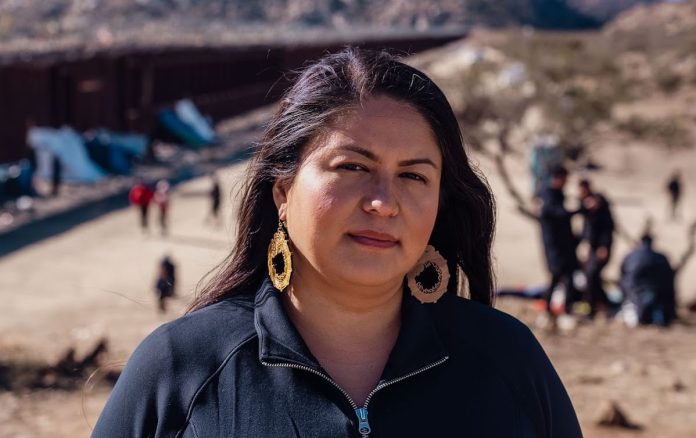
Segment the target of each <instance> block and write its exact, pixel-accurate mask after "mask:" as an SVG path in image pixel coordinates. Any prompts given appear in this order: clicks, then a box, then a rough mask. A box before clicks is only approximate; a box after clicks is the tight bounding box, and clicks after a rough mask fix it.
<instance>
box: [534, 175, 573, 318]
mask: <svg viewBox="0 0 696 438" xmlns="http://www.w3.org/2000/svg"><path fill="white" fill-rule="evenodd" d="M567 179H568V171H567V170H566V169H565V168H564V167H563V166H560V165H559V166H554V167H553V168H552V169H551V179H550V181H549V183H548V184H547V185H546V186H545V187H543V188H542V190H541V192H540V196H539V199H540V201H541V214H540V216H539V223H540V225H541V236H542V241H543V244H544V255H545V256H546V266H547V268H548V271H549V274H550V276H551V280H550V282H549V286H548V288H547V289H546V306H547V312H548V314H549V315H550V316H551V317H554V314H553V311H552V308H551V296H552V294H553V291H554V289H555V288H556V286H558V284H559V283H562V284H563V285H564V287H565V312H566V313H567V314H571V313H572V309H573V303H574V301H575V299H576V296H577V294H578V292H577V289H576V288H575V285H574V284H573V273H574V272H575V270H577V269H578V259H577V255H576V253H575V249H576V247H577V239H576V237H575V235H574V234H573V229H572V226H571V222H570V221H571V218H572V216H573V215H574V214H575V213H577V212H570V211H568V210H567V209H566V208H565V205H564V201H565V195H564V193H563V189H564V187H565V185H566V182H567Z"/></svg>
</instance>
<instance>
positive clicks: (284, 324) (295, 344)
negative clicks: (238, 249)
mask: <svg viewBox="0 0 696 438" xmlns="http://www.w3.org/2000/svg"><path fill="white" fill-rule="evenodd" d="M441 301H442V302H443V303H442V304H445V302H447V301H448V300H441ZM436 305H440V304H421V303H419V302H418V301H416V300H415V298H413V297H412V296H411V295H410V294H406V293H404V299H403V302H402V305H401V331H400V332H399V336H398V338H397V340H396V344H395V345H394V349H393V350H392V352H391V354H390V356H389V359H388V361H387V365H386V367H385V368H384V372H383V374H382V379H381V380H383V381H385V380H392V379H395V378H398V377H401V376H404V375H406V374H409V373H412V372H414V371H417V370H419V369H421V368H424V367H426V366H428V365H430V364H432V363H435V362H437V361H439V360H441V359H443V358H445V357H446V356H447V355H448V354H447V350H446V348H445V346H444V344H443V342H442V340H441V338H440V335H439V333H438V331H437V327H436V324H435V320H434V316H433V312H432V309H429V307H431V306H436ZM254 322H255V326H256V332H257V334H258V338H259V358H260V359H261V361H262V362H265V363H276V364H279V363H292V364H294V365H303V366H306V367H309V368H312V369H314V370H316V371H320V372H324V371H323V370H322V368H321V365H320V364H319V362H318V361H317V360H316V358H315V357H314V356H313V355H312V353H311V352H310V351H309V348H308V347H307V345H306V344H305V343H304V341H303V340H302V337H301V336H300V334H299V333H298V332H297V329H295V326H294V325H293V324H292V323H291V322H290V319H289V318H288V316H287V314H286V313H285V309H284V308H283V304H282V302H281V299H280V293H279V292H278V291H277V290H276V289H275V288H274V287H273V285H272V284H271V282H270V281H269V280H268V279H265V280H264V281H263V283H262V285H261V287H260V288H259V290H258V291H257V293H256V299H255V310H254Z"/></svg>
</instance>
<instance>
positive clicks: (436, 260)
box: [406, 245, 450, 304]
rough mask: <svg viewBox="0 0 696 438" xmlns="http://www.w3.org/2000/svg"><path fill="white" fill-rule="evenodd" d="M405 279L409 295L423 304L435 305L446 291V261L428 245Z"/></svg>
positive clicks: (447, 273) (447, 276)
mask: <svg viewBox="0 0 696 438" xmlns="http://www.w3.org/2000/svg"><path fill="white" fill-rule="evenodd" d="M406 278H407V280H408V288H409V289H410V290H411V295H413V296H414V297H415V298H416V299H417V300H418V301H420V302H421V303H423V304H426V303H435V302H437V300H439V299H440V298H441V297H442V296H443V295H444V294H445V292H446V291H447V284H448V283H449V278H450V273H449V268H447V260H445V258H444V257H442V255H441V254H440V253H439V252H437V250H436V249H435V247H433V246H432V245H428V246H426V247H425V252H424V253H423V255H422V256H421V258H420V260H418V263H416V266H415V267H414V268H413V269H412V270H411V272H409V273H408V275H407V276H406Z"/></svg>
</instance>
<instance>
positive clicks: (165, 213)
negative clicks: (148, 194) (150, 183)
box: [152, 180, 170, 235]
mask: <svg viewBox="0 0 696 438" xmlns="http://www.w3.org/2000/svg"><path fill="white" fill-rule="evenodd" d="M169 188H170V186H169V183H168V182H167V181H165V180H160V181H158V182H157V185H156V186H155V193H154V195H153V197H152V200H153V201H154V203H155V204H156V205H157V207H158V208H159V223H160V229H161V230H162V235H166V234H167V232H168V225H169V199H170V195H169V191H170V190H169Z"/></svg>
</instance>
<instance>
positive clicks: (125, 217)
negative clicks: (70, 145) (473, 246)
mask: <svg viewBox="0 0 696 438" xmlns="http://www.w3.org/2000/svg"><path fill="white" fill-rule="evenodd" d="M653 104H654V105H659V104H660V102H653ZM626 110H627V111H630V110H632V109H631V108H628V109H626ZM593 156H594V157H595V159H596V161H598V162H601V163H602V164H603V165H604V168H603V169H602V170H601V171H598V172H594V173H592V174H591V175H589V176H590V177H591V178H592V179H593V180H594V181H595V184H596V186H597V187H598V188H599V189H600V190H601V191H603V192H605V193H606V194H607V195H608V196H609V197H610V198H611V199H612V200H613V201H614V206H615V215H616V216H617V218H618V221H619V222H620V224H621V226H622V227H623V228H624V229H626V230H627V231H628V232H629V233H631V234H632V235H634V236H637V235H638V234H639V233H640V231H641V229H642V227H643V224H644V221H645V218H646V217H647V216H648V215H650V216H651V217H652V218H653V221H654V224H655V227H656V230H657V239H656V242H655V245H656V247H657V248H659V249H661V250H663V251H665V252H666V253H667V254H668V255H669V256H670V259H671V260H673V261H674V260H676V259H677V258H678V257H679V256H680V255H681V253H682V252H683V251H684V249H685V247H686V243H687V242H686V239H685V237H686V229H687V224H688V223H690V222H691V220H693V219H694V218H696V191H695V190H694V189H693V188H694V187H696V172H694V170H696V150H693V149H691V150H682V151H672V152H669V151H666V150H664V149H658V148H655V147H651V146H650V145H641V144H633V143H632V144H622V143H621V142H620V140H619V139H612V138H607V139H603V140H602V141H601V142H599V141H598V142H597V144H595V145H593ZM474 158H475V160H478V161H480V165H481V168H482V170H483V172H484V173H485V174H486V175H487V176H488V178H489V180H490V183H491V186H492V188H493V190H494V192H495V194H496V196H497V200H498V208H499V211H498V232H497V237H496V244H495V257H496V266H497V273H498V283H499V285H500V286H516V285H524V284H528V285H536V284H543V283H544V282H545V281H546V276H545V272H544V269H543V259H542V253H541V247H540V245H539V242H538V240H539V234H538V229H537V226H536V224H535V223H533V222H530V221H529V220H528V219H525V218H524V217H522V216H520V215H519V214H517V213H516V212H515V209H514V205H513V204H512V201H511V200H510V198H509V197H508V195H507V193H506V191H505V190H504V188H503V187H502V185H501V184H500V179H499V178H498V177H497V174H496V172H495V170H494V167H493V166H492V163H491V162H489V161H488V160H487V158H485V157H478V156H477V157H474ZM674 168H680V169H681V170H682V173H683V176H684V179H685V196H684V205H683V212H682V215H683V218H682V219H681V220H680V221H677V222H673V221H671V220H668V219H667V217H666V216H667V198H666V195H665V193H664V183H665V180H666V178H667V177H668V176H669V174H670V172H671V171H672V170H673V169H674ZM509 170H510V173H511V175H512V176H513V178H514V179H515V181H517V182H519V184H518V185H519V187H520V188H521V189H525V188H526V187H528V186H529V178H528V175H527V171H526V168H525V163H524V162H511V163H509ZM242 171H243V165H237V166H233V167H230V168H228V169H225V170H224V171H222V178H223V181H224V184H225V191H226V192H228V193H233V192H234V187H235V186H236V185H237V184H238V181H239V180H240V177H241V174H242ZM577 177H578V176H577V175H574V176H573V179H571V181H570V184H569V188H568V194H569V197H570V198H571V200H572V198H574V195H575V186H574V182H575V181H576V179H577ZM208 189H209V181H208V180H206V179H198V180H193V181H190V182H188V183H185V184H182V185H180V186H178V187H176V189H175V193H174V196H173V200H172V210H171V218H170V219H171V230H170V234H169V235H168V236H166V237H163V236H161V235H160V233H159V230H158V229H157V227H155V226H154V225H156V221H155V220H154V219H155V217H154V215H153V216H152V219H153V220H152V223H151V225H153V227H152V229H151V230H150V232H149V233H148V234H143V233H142V232H141V231H140V230H139V229H138V223H137V214H136V212H135V211H133V210H122V211H117V212H114V213H111V214H107V215H104V216H102V217H100V218H99V219H96V220H93V221H91V222H88V223H85V224H83V225H81V226H79V227H76V228H74V229H72V230H70V231H69V232H66V233H64V234H61V235H58V236H55V237H53V238H51V239H47V240H44V241H42V242H40V243H38V244H35V245H32V246H28V247H26V248H24V249H22V250H20V251H17V252H14V253H12V254H10V255H8V256H6V257H4V258H1V259H0V302H2V306H0V358H1V359H2V360H3V361H6V362H15V363H20V362H32V361H33V362H41V363H47V364H50V363H54V362H55V361H56V360H58V358H60V357H61V356H62V355H63V354H64V352H65V350H66V349H67V348H69V347H76V348H77V357H81V355H83V354H85V352H86V351H88V350H89V349H90V348H92V347H93V345H94V344H95V343H96V342H97V340H98V339H99V338H101V337H107V338H108V342H109V351H108V360H107V364H106V365H105V368H104V370H108V369H109V367H111V368H120V367H121V366H122V365H123V364H124V363H125V361H126V360H127V358H128V357H129V355H130V353H131V352H132V350H133V349H134V348H135V346H136V345H137V344H138V343H139V342H140V340H142V338H143V337H144V336H146V335H147V334H148V333H149V332H150V331H152V330H153V329H154V328H155V327H157V326H158V325H160V324H162V323H163V322H165V321H167V320H170V319H172V318H175V317H176V316H178V315H180V314H181V313H182V312H183V311H184V309H185V307H186V304H187V302H188V301H189V299H190V298H191V294H192V293H193V290H194V289H195V286H196V283H197V282H198V280H199V279H200V278H201V277H202V276H203V275H204V274H205V273H206V272H208V271H209V270H210V269H211V268H212V267H213V266H214V265H215V264H216V263H218V262H219V261H220V260H221V259H222V257H223V256H224V255H225V254H226V252H227V251H228V250H229V248H230V247H231V242H232V239H233V235H234V224H233V223H232V221H231V220H229V219H228V220H227V221H226V223H225V224H224V225H222V226H219V227H216V226H214V225H213V224H211V223H206V221H205V216H206V213H207V211H208V199H207V198H206V192H207V190H208ZM231 196H232V195H231ZM233 207H234V205H233V203H232V202H228V203H227V204H226V205H224V206H223V208H224V213H225V217H227V218H230V217H232V216H233V213H234V212H233ZM153 213H154V212H153ZM629 246H630V245H629V244H628V243H627V242H626V241H624V240H622V239H620V238H618V239H617V245H616V248H615V251H614V257H613V260H612V263H611V265H610V268H609V270H608V273H607V276H608V277H611V278H616V277H617V265H618V263H619V262H620V258H621V257H622V255H623V254H625V253H626V251H627V250H628V248H629ZM164 254H169V255H171V257H172V258H173V259H174V261H175V262H176V264H177V266H178V282H179V286H178V294H179V298H178V299H176V300H175V301H174V302H172V305H171V307H170V309H169V310H168V312H167V313H166V314H165V315H160V314H158V312H157V310H156V302H155V297H154V291H153V286H154V281H155V273H156V266H157V263H158V261H159V259H160V258H161V257H162V256H163V255H164ZM694 284H696V260H692V261H691V262H690V264H689V265H688V266H687V267H686V268H685V269H684V270H683V272H681V273H680V276H679V278H678V288H679V294H680V299H681V301H682V302H686V301H688V300H691V299H693V298H696V286H694ZM497 306H498V307H499V308H501V309H502V310H504V311H507V312H510V313H512V314H514V315H516V316H517V317H519V318H521V319H522V320H523V321H525V322H527V323H528V324H530V325H531V326H533V327H534V325H535V322H536V319H537V316H538V312H537V311H536V310H534V307H533V305H532V304H531V303H529V302H521V301H516V300H511V299H500V300H499V301H498V302H497ZM687 322H688V321H687ZM535 332H536V334H537V336H538V337H539V339H540V340H541V342H542V344H543V345H544V347H545V349H546V350H547V352H548V354H549V356H550V357H551V359H552V361H553V362H554V364H555V365H556V367H557V369H558V372H559V374H560V376H561V378H562V379H563V381H564V382H565V384H566V386H567V388H568V390H569V393H570V395H571V398H572V399H573V402H574V404H575V407H576V409H577V412H578V415H579V418H580V421H581V423H582V426H583V430H584V433H585V436H587V437H591V438H593V437H597V438H602V437H610V436H611V437H634V436H640V437H642V436H645V437H651V438H653V437H654V438H658V437H662V438H687V437H691V436H694V430H696V416H694V415H693V412H695V411H696V346H695V344H694V339H695V337H694V335H695V333H696V326H694V325H689V324H678V325H676V326H674V327H673V328H671V329H668V330H664V329H657V328H639V329H628V328H625V327H623V326H621V325H620V324H617V323H615V322H607V321H603V320H599V321H597V322H595V323H594V324H582V325H580V326H579V327H578V328H577V329H576V330H574V331H572V332H570V333H561V334H551V333H549V332H546V331H544V330H541V329H535ZM97 380H98V379H97ZM109 389H110V388H109V387H108V386H107V385H103V384H100V385H95V386H92V385H91V384H87V385H85V386H84V387H81V389H78V390H73V391H63V390H41V391H33V392H32V391H16V392H9V391H4V392H3V391H1V390H0V437H1V438H4V437H13V438H19V437H44V436H45V437H48V436H51V437H80V436H88V435H89V432H90V428H91V426H92V425H93V424H94V422H95V421H96V419H97V417H98V415H99V412H100V410H101V408H102V406H103V404H104V402H105V400H106V398H107V397H108V394H109ZM608 401H615V402H617V403H618V404H619V406H620V407H621V408H622V409H624V410H625V412H626V414H627V415H628V417H629V419H630V420H632V421H633V422H634V423H637V424H639V425H641V426H642V430H633V431H624V430H619V429H607V428H602V427H597V426H595V425H594V423H595V419H596V418H597V416H598V410H599V409H600V408H601V406H602V403H604V402H608Z"/></svg>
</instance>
